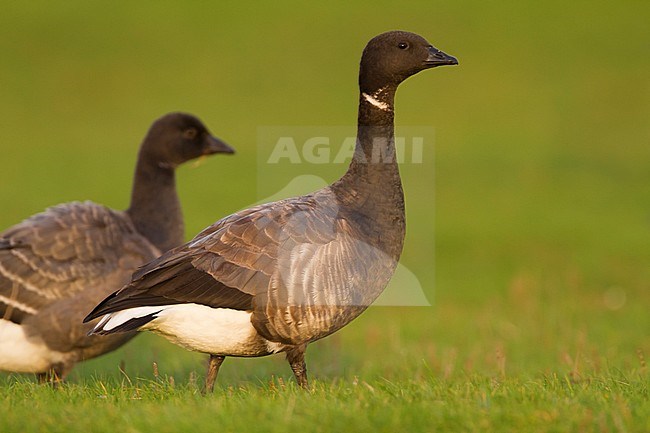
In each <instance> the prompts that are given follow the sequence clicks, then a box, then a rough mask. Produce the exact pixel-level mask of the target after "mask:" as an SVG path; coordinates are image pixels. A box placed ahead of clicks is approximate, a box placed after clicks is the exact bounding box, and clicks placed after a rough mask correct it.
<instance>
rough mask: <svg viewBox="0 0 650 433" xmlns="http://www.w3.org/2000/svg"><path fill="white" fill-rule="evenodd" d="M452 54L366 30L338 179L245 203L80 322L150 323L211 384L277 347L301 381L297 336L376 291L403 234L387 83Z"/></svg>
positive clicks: (302, 341)
mask: <svg viewBox="0 0 650 433" xmlns="http://www.w3.org/2000/svg"><path fill="white" fill-rule="evenodd" d="M455 64H458V61H457V60H456V59H455V58H454V57H452V56H449V55H447V54H445V53H443V52H442V51H440V50H438V49H436V48H434V47H433V46H432V45H431V44H430V43H429V42H427V41H426V40H425V39H424V38H422V37H421V36H418V35H416V34H413V33H408V32H403V31H392V32H387V33H383V34H381V35H379V36H376V37H375V38H373V39H372V40H371V41H370V42H369V43H368V45H367V46H366V48H365V49H364V51H363V55H362V58H361V65H360V73H359V87H360V91H361V92H360V97H359V118H358V133H357V145H356V149H355V153H354V157H353V159H352V161H351V163H350V166H349V168H348V171H347V172H346V173H345V175H344V176H343V177H342V178H341V179H339V180H338V181H336V182H334V183H333V184H332V185H330V186H328V187H325V188H323V189H321V190H318V191H316V192H314V193H312V194H308V195H305V196H301V197H295V198H290V199H286V200H280V201H277V202H273V203H267V204H263V205H260V206H256V207H253V208H251V209H246V210H243V211H240V212H237V213H235V214H233V215H230V216H228V217H226V218H223V219H222V220H220V221H218V222H217V223H215V224H214V225H212V226H210V227H208V228H206V229H205V230H203V232H201V233H199V234H198V235H197V236H196V237H195V238H194V239H193V240H192V241H190V242H188V243H187V244H185V245H183V246H181V247H178V248H175V249H173V250H171V251H169V252H167V253H166V254H163V255H162V256H161V257H159V258H158V259H156V260H154V261H152V262H151V263H149V264H147V265H145V266H143V267H142V268H141V269H139V270H138V271H137V272H136V273H135V274H134V275H133V279H132V281H131V282H130V283H129V284H128V285H126V286H125V287H124V288H122V289H121V290H119V291H117V292H116V293H114V294H112V295H110V296H109V297H107V298H106V299H105V300H104V301H103V302H102V303H100V304H99V305H98V306H97V307H96V308H95V309H94V310H93V311H92V312H91V313H90V314H89V315H88V317H86V320H92V319H95V318H98V317H102V316H103V317H102V319H101V321H100V322H99V323H98V324H97V326H96V327H95V328H94V329H93V333H95V334H102V335H103V334H111V333H113V332H121V331H131V330H133V329H138V330H150V331H153V332H155V333H158V334H160V335H162V336H164V337H166V338H167V339H168V340H170V341H172V342H173V343H176V344H178V345H180V346H183V347H185V348H187V349H189V350H194V351H198V352H204V353H208V354H210V362H209V367H208V373H207V377H206V383H205V389H206V390H212V389H213V387H214V382H215V379H216V376H217V373H218V369H219V366H220V365H221V363H222V362H223V360H224V357H225V356H242V357H253V356H264V355H269V354H272V353H277V352H285V353H286V356H287V360H288V361H289V364H290V365H291V369H292V370H293V373H294V375H295V377H296V380H297V382H298V384H299V385H300V386H302V387H303V388H306V387H308V382H307V370H306V365H305V360H304V354H305V349H306V346H307V344H309V343H311V342H313V341H316V340H318V339H320V338H323V337H325V336H327V335H329V334H331V333H333V332H335V331H337V330H338V329H340V328H342V327H343V326H345V325H346V324H348V323H350V321H351V320H353V319H354V318H355V317H357V316H358V315H359V314H361V312H363V311H364V310H365V309H366V308H367V307H368V306H369V305H370V304H371V303H372V302H373V301H374V300H375V299H376V298H377V296H379V294H380V293H381V292H382V290H383V289H384V288H385V287H386V285H387V283H388V281H389V280H390V278H391V276H392V274H393V271H394V270H395V267H396V266H397V262H398V260H399V257H400V254H401V251H402V245H403V242H404V231H405V218H404V196H403V193H402V184H401V181H400V176H399V171H398V167H397V162H396V159H395V147H394V121H393V119H394V108H393V107H394V105H393V102H394V96H395V91H396V90H397V86H398V85H399V84H400V83H401V82H402V81H404V80H405V79H406V78H408V77H409V76H411V75H413V74H415V73H417V72H420V71H422V70H424V69H428V68H433V67H436V66H441V65H455Z"/></svg>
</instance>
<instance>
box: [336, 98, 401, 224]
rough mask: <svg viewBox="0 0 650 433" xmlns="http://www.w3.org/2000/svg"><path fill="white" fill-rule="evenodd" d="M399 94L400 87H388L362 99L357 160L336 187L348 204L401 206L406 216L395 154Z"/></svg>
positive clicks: (353, 160)
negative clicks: (395, 110) (395, 112)
mask: <svg viewBox="0 0 650 433" xmlns="http://www.w3.org/2000/svg"><path fill="white" fill-rule="evenodd" d="M395 91H396V87H388V86H387V87H384V88H381V89H378V90H375V91H374V92H363V91H362V92H361V94H360V95H359V119H358V124H359V125H358V131H357V143H356V148H355V152H354V157H353V158H352V162H351V163H350V167H349V168H348V171H347V172H346V174H345V175H344V176H343V177H342V178H341V179H340V180H339V181H338V182H336V183H335V184H334V185H333V189H334V190H335V192H337V195H339V197H341V198H343V199H344V200H345V201H346V202H348V203H350V202H351V201H352V202H356V203H357V205H358V206H362V207H364V208H368V209H371V208H373V207H375V206H377V207H381V206H383V205H385V204H387V203H395V202H397V203H398V208H401V209H402V212H403V205H404V195H403V192H402V184H401V180H400V176H399V168H398V166H397V159H396V154H395V133H394V109H393V105H394V100H395ZM386 208H387V209H390V208H391V207H390V206H388V205H386ZM393 208H394V206H393Z"/></svg>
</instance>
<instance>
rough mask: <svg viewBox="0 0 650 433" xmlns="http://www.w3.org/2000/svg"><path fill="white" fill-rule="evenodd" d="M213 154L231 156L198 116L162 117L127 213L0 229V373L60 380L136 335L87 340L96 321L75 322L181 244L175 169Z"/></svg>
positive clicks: (76, 206)
mask: <svg viewBox="0 0 650 433" xmlns="http://www.w3.org/2000/svg"><path fill="white" fill-rule="evenodd" d="M214 153H233V150H232V148H231V147H229V146H228V145H227V144H225V143H223V142H222V141H220V140H218V139H216V138H214V137H212V136H211V135H210V134H209V132H208V130H207V129H206V128H205V126H204V125H203V124H202V123H201V122H200V121H199V120H198V119H197V118H196V117H194V116H191V115H188V114H182V113H172V114H168V115H166V116H163V117H162V118H160V119H158V120H157V121H156V122H155V123H154V124H153V125H152V126H151V129H150V130H149V132H148V134H147V136H146V137H145V139H144V141H143V143H142V145H141V147H140V152H139V156H138V162H137V166H136V169H135V178H134V181H133V191H132V195H131V205H130V207H129V208H128V209H127V210H126V211H125V212H121V211H115V210H112V209H109V208H107V207H104V206H101V205H98V204H95V203H92V202H84V203H79V202H73V203H66V204H61V205H58V206H54V207H51V208H49V209H47V210H46V211H45V212H43V213H40V214H37V215H34V216H32V217H31V218H29V219H27V220H25V221H23V222H22V223H20V224H17V225H15V226H13V227H11V228H9V229H7V230H6V231H4V232H3V233H0V370H5V371H13V372H22V373H37V374H39V378H40V379H41V380H50V379H51V380H55V381H58V380H62V379H63V378H64V377H65V375H66V374H67V373H68V372H69V371H70V369H71V368H72V367H73V366H74V364H75V363H77V362H79V361H82V360H86V359H89V358H93V357H96V356H99V355H101V354H104V353H106V352H109V351H111V350H113V349H116V348H117V347H119V346H120V345H122V344H123V343H125V342H126V341H127V340H129V339H130V338H131V337H133V336H134V335H135V333H126V334H116V335H111V336H107V337H100V336H88V335H87V334H88V332H89V331H90V330H91V329H92V326H93V325H94V323H93V324H86V325H84V324H83V323H82V320H83V318H84V316H85V315H86V314H87V313H88V310H90V309H91V308H93V307H94V306H95V305H96V304H97V302H99V301H101V300H102V299H104V298H105V297H106V296H107V295H108V294H110V293H111V292H114V291H115V290H116V289H117V288H120V287H122V286H123V285H124V284H126V283H127V282H128V281H130V278H131V274H132V273H133V272H134V271H135V270H136V269H137V268H138V266H140V265H142V264H144V263H146V262H148V261H150V260H153V259H154V258H156V257H158V256H159V255H160V254H161V253H162V252H165V251H167V250H169V249H171V248H173V247H176V246H179V245H181V244H182V243H183V240H184V239H183V231H184V227H183V215H182V213H181V206H180V202H179V200H178V195H177V194H176V183H175V178H174V176H175V174H174V171H175V169H176V167H178V166H179V165H180V164H182V163H184V162H186V161H189V160H192V159H195V158H198V157H201V156H203V155H210V154H214Z"/></svg>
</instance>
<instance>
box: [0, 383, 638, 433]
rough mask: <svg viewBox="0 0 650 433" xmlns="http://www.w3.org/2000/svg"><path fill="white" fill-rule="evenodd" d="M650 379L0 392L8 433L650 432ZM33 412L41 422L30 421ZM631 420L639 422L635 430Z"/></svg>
mask: <svg viewBox="0 0 650 433" xmlns="http://www.w3.org/2000/svg"><path fill="white" fill-rule="evenodd" d="M647 394H648V382H647V377H638V376H637V377H635V378H630V377H625V376H624V375H622V374H620V372H610V373H609V374H607V375H606V377H590V378H588V379H587V380H584V381H580V382H578V383H574V382H572V381H570V380H568V379H567V378H564V377H557V376H552V377H540V378H538V379H537V380H521V379H516V378H501V379H499V378H487V377H483V376H466V377H463V378H462V380H454V381H449V380H444V379H438V378H433V377H431V376H424V377H421V378H419V379H418V380H410V381H401V382H399V383H395V382H391V381H388V380H382V381H376V382H371V383H368V382H366V381H363V380H359V379H357V378H355V379H353V380H351V381H343V380H336V381H328V382H325V383H322V382H317V383H316V384H315V386H314V389H313V391H312V392H310V393H305V392H304V391H302V390H300V389H298V388H297V387H296V386H295V385H294V384H293V383H290V384H287V383H286V382H285V381H284V380H282V379H281V378H276V379H271V380H269V381H267V382H265V383H263V384H255V385H243V386H237V387H228V388H225V389H219V390H217V391H216V392H215V394H214V395H210V396H208V397H203V396H201V394H200V392H199V389H198V388H197V386H196V384H195V383H192V382H190V383H189V384H187V383H186V384H182V385H176V384H174V382H170V380H169V378H160V379H159V380H156V381H151V380H135V381H132V380H131V379H128V380H127V379H125V380H122V381H121V383H119V382H116V381H114V380H112V381H98V380H95V381H91V382H89V383H87V384H84V385H67V386H65V387H64V388H63V389H60V390H58V391H53V390H51V389H48V388H45V389H35V388H34V385H33V384H32V383H30V382H25V381H16V380H14V381H11V383H10V384H8V386H6V387H5V388H3V390H2V391H0V396H2V398H3V399H5V400H7V399H8V400H9V401H15V400H17V399H19V398H20V399H24V400H28V401H30V406H29V408H27V407H25V406H24V405H15V404H11V403H10V404H9V406H8V407H7V409H8V410H9V416H8V417H5V418H4V420H3V422H4V427H5V431H22V432H39V431H48V432H67V431H97V429H98V426H99V427H100V428H101V426H104V425H108V426H110V425H113V426H121V428H123V429H124V430H126V431H133V432H146V431H160V432H173V431H211V430H214V429H218V430H221V431H238V430H240V429H241V428H246V429H250V428H251V427H250V424H249V426H248V427H245V426H246V424H248V423H250V422H251V420H254V422H253V424H254V429H255V431H269V432H274V431H277V432H283V431H286V430H287V429H302V430H306V431H314V432H328V431H386V432H392V431H407V430H408V431H438V430H443V431H495V430H496V431H499V430H501V429H503V427H504V426H507V427H508V428H509V429H515V428H516V429H518V430H521V431H531V432H532V431H545V430H546V429H547V428H548V427H549V425H554V426H555V427H554V428H553V429H552V431H557V432H575V431H645V430H647V429H648V428H649V427H650V424H649V421H648V419H650V418H649V415H650V404H648V401H647ZM34 411H37V413H39V416H38V417H34V416H32V414H33V413H34ZM634 420H643V421H639V422H638V424H637V426H636V427H635V428H632V429H628V427H629V426H630V425H631V424H632V422H633V421H634Z"/></svg>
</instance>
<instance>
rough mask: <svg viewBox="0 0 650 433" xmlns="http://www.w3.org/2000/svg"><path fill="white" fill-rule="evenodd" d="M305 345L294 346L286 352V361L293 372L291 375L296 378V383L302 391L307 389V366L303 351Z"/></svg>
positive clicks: (305, 347)
mask: <svg viewBox="0 0 650 433" xmlns="http://www.w3.org/2000/svg"><path fill="white" fill-rule="evenodd" d="M306 349H307V345H306V344H303V345H301V346H295V347H292V348H291V349H289V350H287V361H289V365H290V366H291V370H293V375H294V376H295V377H296V382H298V385H300V387H301V388H303V389H309V382H308V380H307V364H306V363H305V350H306Z"/></svg>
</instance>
